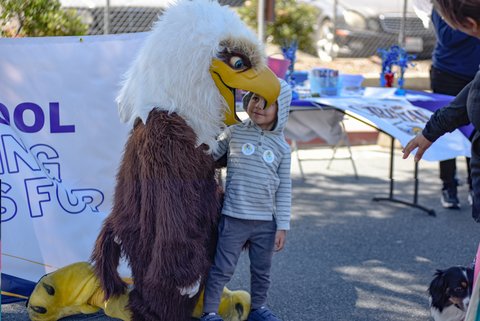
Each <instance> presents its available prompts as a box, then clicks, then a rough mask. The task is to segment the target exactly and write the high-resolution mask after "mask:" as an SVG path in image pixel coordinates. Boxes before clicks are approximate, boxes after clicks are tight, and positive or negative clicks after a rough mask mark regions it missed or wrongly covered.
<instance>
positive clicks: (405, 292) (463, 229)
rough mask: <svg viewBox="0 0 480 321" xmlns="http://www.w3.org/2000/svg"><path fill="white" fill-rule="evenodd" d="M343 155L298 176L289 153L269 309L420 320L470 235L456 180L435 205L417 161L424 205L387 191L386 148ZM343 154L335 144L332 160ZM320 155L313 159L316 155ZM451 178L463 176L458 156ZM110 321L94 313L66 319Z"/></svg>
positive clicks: (408, 176)
mask: <svg viewBox="0 0 480 321" xmlns="http://www.w3.org/2000/svg"><path fill="white" fill-rule="evenodd" d="M352 150H353V158H354V161H355V164H356V166H357V168H358V172H359V179H356V178H355V176H354V172H353V168H352V164H351V163H350V161H349V160H342V159H337V160H334V161H333V162H332V164H331V166H330V168H329V169H327V163H328V161H327V160H326V159H328V158H329V157H330V155H331V153H332V150H331V149H330V148H328V147H322V148H313V149H308V150H305V149H303V150H301V151H300V155H301V157H302V158H307V159H310V160H306V161H303V162H302V165H303V169H304V173H305V176H306V180H305V181H304V180H302V178H301V176H300V173H299V168H298V163H297V162H296V158H295V154H293V155H292V178H293V204H292V224H291V231H289V233H288V235H287V244H286V248H285V249H284V250H283V251H282V252H279V253H277V254H275V256H274V262H273V268H272V285H271V289H270V293H269V295H270V296H269V306H270V308H271V309H272V310H273V311H274V312H275V314H276V315H278V316H279V317H280V318H282V320H283V321H423V320H425V321H426V320H431V319H430V316H429V307H428V296H427V292H426V290H427V287H428V284H429V283H430V281H431V279H432V275H433V273H434V272H435V270H436V269H443V268H447V267H449V266H452V265H468V264H470V263H471V261H472V260H473V258H474V256H475V253H476V249H477V246H478V242H479V240H480V234H479V230H480V225H478V224H476V223H475V222H474V221H473V220H472V218H471V213H470V207H469V205H468V203H467V191H468V187H467V186H466V184H463V185H461V186H460V187H459V197H460V201H461V203H462V208H461V209H460V210H448V209H443V208H442V207H441V205H440V188H441V183H440V180H439V178H438V163H436V162H425V161H422V162H421V163H420V165H419V175H418V177H419V189H420V190H419V196H418V203H419V204H421V205H422V206H425V207H427V208H431V209H433V210H435V212H436V217H432V216H429V215H428V214H427V213H426V212H424V211H422V210H420V209H417V208H414V207H410V206H406V205H403V204H397V203H392V202H388V201H386V202H383V201H382V202H374V201H372V198H374V197H378V196H388V193H389V180H388V174H389V162H390V150H389V149H388V148H385V147H380V146H377V145H368V146H355V147H353V148H352ZM342 153H343V154H344V155H345V154H346V149H345V148H342V149H341V150H340V151H339V154H338V153H337V154H338V157H341V156H342ZM319 158H320V159H322V160H318V159H319ZM457 167H458V172H459V173H458V174H459V175H458V176H459V178H460V180H461V181H465V178H466V168H465V161H464V160H463V159H460V158H459V159H458V160H457ZM413 169H414V165H413V160H412V159H408V160H402V159H401V153H400V151H399V150H396V151H395V156H394V177H395V189H394V196H395V197H396V198H399V199H402V200H406V201H413V188H414V184H413ZM228 287H229V288H230V289H244V290H248V289H249V269H248V257H247V256H246V255H242V257H241V259H240V263H239V265H238V267H237V271H236V272H235V276H234V278H233V279H232V281H231V282H230V283H229V285H228ZM80 319H82V320H85V319H95V320H102V321H103V320H105V321H106V320H111V319H109V318H107V317H105V316H103V315H102V314H96V315H94V316H89V317H87V318H85V317H83V318H80V317H70V318H68V320H80ZM2 320H4V321H20V320H28V317H27V314H26V310H25V307H24V304H10V305H3V306H2Z"/></svg>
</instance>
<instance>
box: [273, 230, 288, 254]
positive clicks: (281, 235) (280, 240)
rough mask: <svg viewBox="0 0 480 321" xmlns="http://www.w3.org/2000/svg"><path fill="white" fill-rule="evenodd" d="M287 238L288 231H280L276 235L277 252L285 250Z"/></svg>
mask: <svg viewBox="0 0 480 321" xmlns="http://www.w3.org/2000/svg"><path fill="white" fill-rule="evenodd" d="M286 238H287V231H285V230H278V231H277V233H276V234H275V252H279V251H281V250H283V247H284V246H285V240H286Z"/></svg>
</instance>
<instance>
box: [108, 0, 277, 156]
mask: <svg viewBox="0 0 480 321" xmlns="http://www.w3.org/2000/svg"><path fill="white" fill-rule="evenodd" d="M235 88H236V89H244V90H248V91H253V92H256V93H258V94H260V95H262V96H263V97H265V98H266V100H267V103H268V104H271V103H273V102H274V101H275V100H276V99H277V96H278V94H279V92H280V84H279V82H278V79H277V78H276V77H275V75H274V74H273V73H272V72H271V71H270V69H268V68H267V67H266V64H265V55H264V50H263V47H262V45H261V43H260V42H259V41H258V40H257V38H256V36H255V34H254V33H253V32H252V31H251V30H250V29H249V28H248V27H246V25H245V24H244V23H243V22H242V21H241V20H240V18H239V17H238V15H237V14H236V13H235V12H233V11H232V10H231V9H229V8H228V7H224V6H220V5H219V4H218V3H217V2H214V1H209V0H193V1H189V0H180V1H179V2H177V3H176V4H174V5H172V6H171V7H170V8H168V9H167V10H166V11H165V12H164V13H163V15H162V16H160V18H159V20H158V21H157V22H156V24H155V25H154V27H153V30H152V31H151V33H150V34H149V36H148V37H147V39H146V40H145V43H144V45H143V47H142V48H141V49H140V51H139V54H138V56H137V58H136V59H135V61H134V63H133V65H132V66H131V67H130V69H129V71H128V72H127V74H126V78H125V82H124V83H123V87H122V89H121V91H120V93H119V95H118V97H117V103H118V108H119V113H120V117H121V118H122V120H123V121H126V122H133V121H134V120H135V119H136V118H137V117H140V118H141V119H142V120H143V121H144V122H145V121H146V119H147V116H148V114H149V112H150V111H151V110H152V109H153V108H159V109H161V110H165V111H168V112H175V113H177V114H178V115H180V116H181V117H183V118H184V119H185V120H186V122H187V124H188V125H189V126H191V127H192V128H193V130H194V131H195V133H196V134H197V143H198V144H202V143H205V144H207V145H209V146H210V149H211V150H212V149H215V148H216V142H215V137H216V136H217V134H218V133H219V131H220V130H221V127H222V125H223V123H226V124H227V125H228V124H232V123H233V122H234V121H235V119H236V117H235V110H234V106H235V100H234V99H235V95H234V89H235ZM267 106H269V105H267Z"/></svg>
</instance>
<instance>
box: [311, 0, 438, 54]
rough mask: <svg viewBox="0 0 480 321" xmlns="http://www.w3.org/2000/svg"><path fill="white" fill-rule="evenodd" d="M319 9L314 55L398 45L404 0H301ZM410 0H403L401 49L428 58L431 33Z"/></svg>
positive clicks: (369, 51) (372, 50)
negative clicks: (405, 6)
mask: <svg viewBox="0 0 480 321" xmlns="http://www.w3.org/2000/svg"><path fill="white" fill-rule="evenodd" d="M304 1H305V2H307V3H310V4H311V5H313V6H315V7H317V8H319V9H320V10H319V11H320V14H319V17H318V24H317V28H316V32H315V36H314V41H315V44H316V49H317V53H318V56H319V57H320V58H323V59H325V60H328V59H329V58H332V57H336V56H339V57H367V56H371V55H374V54H376V53H377V50H378V49H379V48H385V49H386V48H389V47H390V46H391V45H394V44H399V34H400V30H401V28H402V16H403V6H404V0H337V1H336V2H337V11H336V12H337V14H336V16H335V17H334V15H333V12H334V5H335V1H334V0H304ZM411 2H412V1H408V2H407V11H406V19H405V28H404V30H405V31H404V36H405V38H404V39H405V40H404V41H405V44H404V46H405V49H406V50H407V51H408V52H409V53H412V54H416V55H417V58H419V59H428V58H430V57H431V54H432V50H433V47H434V45H435V32H434V30H433V28H432V27H431V24H430V25H428V26H425V24H424V23H423V22H422V20H421V19H420V18H419V17H418V16H417V15H416V14H415V12H414V9H413V6H412V5H411Z"/></svg>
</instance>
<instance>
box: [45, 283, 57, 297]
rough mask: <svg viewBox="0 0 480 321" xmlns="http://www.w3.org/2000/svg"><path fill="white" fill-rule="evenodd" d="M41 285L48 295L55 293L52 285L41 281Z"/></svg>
mask: <svg viewBox="0 0 480 321" xmlns="http://www.w3.org/2000/svg"><path fill="white" fill-rule="evenodd" d="M42 286H43V287H44V288H45V291H47V293H48V294H49V295H55V289H54V288H53V286H51V285H48V284H47V283H42Z"/></svg>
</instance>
